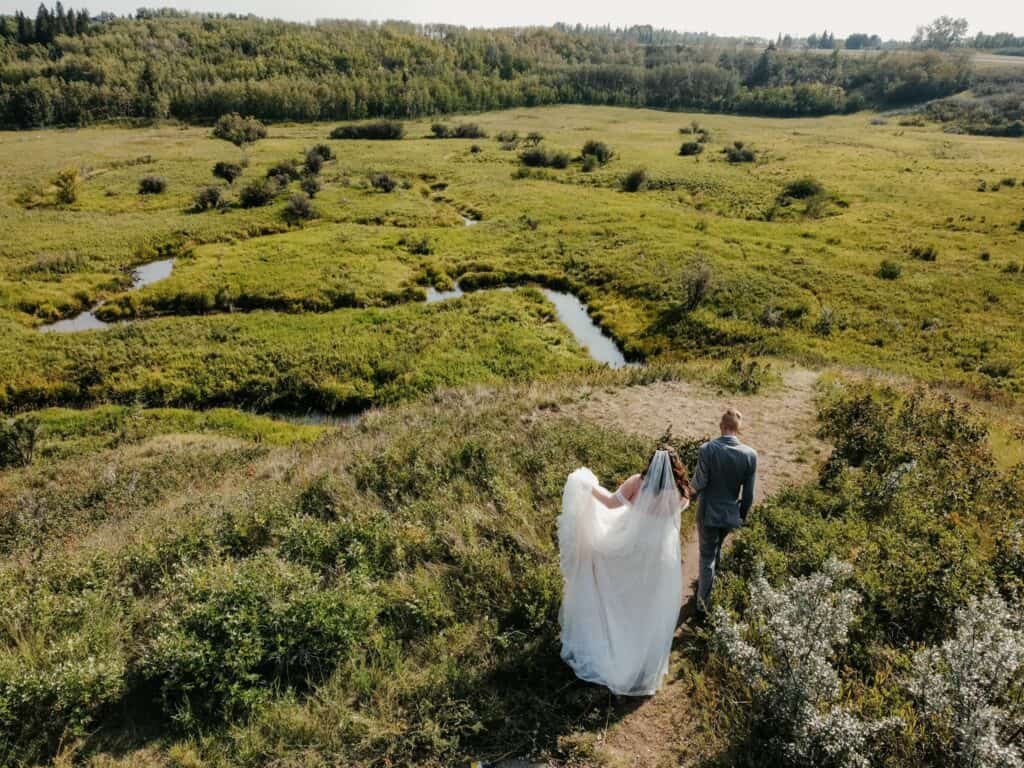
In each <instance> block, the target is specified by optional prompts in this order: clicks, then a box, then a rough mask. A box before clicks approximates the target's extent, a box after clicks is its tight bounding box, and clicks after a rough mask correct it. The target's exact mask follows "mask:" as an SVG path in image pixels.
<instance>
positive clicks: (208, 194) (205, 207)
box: [193, 187, 225, 211]
mask: <svg viewBox="0 0 1024 768" xmlns="http://www.w3.org/2000/svg"><path fill="white" fill-rule="evenodd" d="M224 204H225V201H224V197H223V196H222V195H221V192H220V188H219V187H203V188H202V189H200V190H199V191H198V192H197V193H196V198H195V202H194V204H193V208H194V209H195V210H197V211H209V210H214V209H217V208H222V207H223V206H224Z"/></svg>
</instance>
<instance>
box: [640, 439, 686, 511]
mask: <svg viewBox="0 0 1024 768" xmlns="http://www.w3.org/2000/svg"><path fill="white" fill-rule="evenodd" d="M658 450H662V451H665V453H667V454H668V462H669V466H671V467H672V478H673V479H674V480H675V481H676V488H678V489H679V495H680V496H682V497H683V498H684V499H689V498H690V473H689V472H687V471H686V465H685V464H683V460H682V459H680V458H679V454H678V453H676V452H675V449H674V448H660V449H658ZM657 455H658V451H655V452H654V453H653V454H652V455H651V460H650V461H649V462H647V466H646V467H645V468H644V471H643V472H641V473H640V477H647V472H648V471H649V470H650V468H651V465H652V464H653V463H654V459H655V457H656V456H657Z"/></svg>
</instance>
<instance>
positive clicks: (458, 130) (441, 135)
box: [430, 123, 487, 139]
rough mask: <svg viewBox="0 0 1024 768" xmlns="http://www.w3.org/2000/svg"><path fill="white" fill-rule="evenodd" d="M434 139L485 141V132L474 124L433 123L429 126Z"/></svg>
mask: <svg viewBox="0 0 1024 768" xmlns="http://www.w3.org/2000/svg"><path fill="white" fill-rule="evenodd" d="M430 130H431V132H432V133H433V134H434V138H435V139H486V138H487V132H486V131H484V129H483V128H481V127H480V126H479V125H477V124H476V123H459V124H457V125H454V126H452V125H448V124H447V123H434V124H433V125H432V126H430Z"/></svg>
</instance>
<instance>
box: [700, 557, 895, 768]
mask: <svg viewBox="0 0 1024 768" xmlns="http://www.w3.org/2000/svg"><path fill="white" fill-rule="evenodd" d="M849 574H850V568H849V566H848V565H845V564H842V563H838V562H836V561H834V560H833V561H830V562H829V563H828V564H827V565H826V567H825V569H824V570H823V571H822V572H820V573H816V574H814V575H812V576H808V577H806V578H800V579H791V580H790V581H788V582H787V583H786V585H785V586H784V587H782V588H781V589H775V588H773V587H772V586H771V585H770V584H769V583H768V581H767V579H765V577H764V574H763V572H762V571H761V570H760V569H758V571H757V572H756V573H755V575H754V578H753V579H752V581H751V583H750V610H749V611H748V614H747V622H746V623H745V624H737V623H736V622H734V621H733V620H732V619H730V618H729V616H728V614H727V613H726V612H725V611H724V610H722V609H721V608H718V609H716V611H715V613H714V615H713V617H712V627H713V640H714V644H715V647H716V648H717V649H718V651H719V652H720V653H721V654H722V655H723V656H725V658H726V659H728V660H729V661H730V662H731V663H732V665H733V666H734V667H735V668H736V670H737V672H738V673H739V674H740V675H741V676H742V677H743V679H744V681H745V682H746V683H747V684H748V685H749V686H750V688H751V690H752V692H753V695H754V702H753V704H754V712H753V714H754V721H753V727H754V730H753V737H754V739H755V741H758V742H760V744H759V745H758V747H759V748H763V749H764V750H766V754H765V755H764V758H765V760H766V763H765V764H768V762H770V761H774V762H783V763H785V764H787V765H792V766H809V767H810V766H815V767H817V768H826V766H834V767H835V768H863V767H865V766H869V765H871V764H872V760H873V758H874V752H875V744H876V742H877V739H876V737H877V736H878V734H879V733H880V732H882V731H884V730H886V729H888V728H890V727H892V726H893V725H894V724H895V721H894V720H882V721H869V720H864V719H862V718H860V717H858V716H857V715H856V714H854V713H853V712H851V711H849V710H848V709H846V708H844V707H843V706H841V705H840V704H839V699H840V692H841V691H840V688H841V686H840V681H839V673H838V672H837V670H836V668H835V666H834V665H833V660H834V656H835V653H836V650H837V649H838V648H840V647H841V646H843V645H845V644H846V642H847V633H848V630H849V627H850V624H851V623H852V622H853V620H854V610H855V608H856V607H857V604H858V597H857V595H856V593H855V592H853V591H852V590H850V589H846V588H843V587H842V586H841V584H842V582H843V581H844V580H846V579H847V578H848V577H849Z"/></svg>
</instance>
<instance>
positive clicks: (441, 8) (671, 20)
mask: <svg viewBox="0 0 1024 768" xmlns="http://www.w3.org/2000/svg"><path fill="white" fill-rule="evenodd" d="M54 4H55V3H54ZM38 5H39V3H35V2H20V3H10V2H0V13H2V14H4V15H12V14H14V13H16V12H18V11H21V12H22V13H24V14H26V15H28V16H34V15H35V13H36V9H37V8H38ZM90 5H91V4H90V3H88V2H82V3H79V4H78V5H76V4H75V2H74V1H73V0H71V1H70V2H68V3H66V6H67V7H85V8H87V9H88V10H89V12H90V13H91V14H94V15H95V14H101V13H113V14H116V15H118V16H127V15H129V14H135V12H136V11H137V10H138V9H139V8H146V9H173V10H178V11H185V12H190V13H198V14H203V13H207V14H235V15H241V16H247V15H252V16H257V17H260V18H263V19H268V20H281V21H287V22H295V23H305V24H314V23H316V22H322V21H364V22H389V21H391V22H409V23H413V24H449V25H454V26H461V27H467V28H470V29H501V28H526V27H550V26H552V25H554V24H559V23H561V24H565V25H568V26H576V25H577V24H580V25H583V26H586V27H603V26H609V27H611V28H613V29H616V28H618V29H623V28H629V27H633V26H644V25H650V26H651V27H654V28H655V29H664V30H669V31H673V32H678V33H690V34H709V35H713V36H716V37H735V38H762V39H766V40H771V39H775V38H776V37H778V36H779V35H783V36H785V35H791V36H793V37H796V38H804V37H807V36H808V35H817V34H821V32H822V31H824V30H827V31H828V32H830V33H833V34H834V35H835V36H836V37H837V38H842V39H845V38H846V37H848V36H849V35H851V34H855V33H867V34H877V35H879V36H880V37H881V38H882V39H883V40H886V41H889V40H896V41H907V40H910V38H911V37H912V36H913V34H914V31H915V30H916V28H917V27H918V26H921V25H924V24H928V23H930V22H931V21H932V20H933V19H935V18H937V17H939V16H943V15H946V16H953V17H964V18H966V19H967V21H968V22H969V24H970V28H969V31H968V37H973V36H974V35H975V34H977V33H978V32H985V33H987V34H994V33H1000V32H1009V33H1013V34H1018V32H1021V33H1024V4H1022V5H1020V6H1017V7H1016V8H1013V9H1011V8H1008V7H1006V6H1005V5H1003V4H1001V3H999V2H993V0H980V2H979V3H976V4H974V5H972V6H971V8H970V11H969V12H966V13H965V12H964V10H963V9H962V8H954V7H950V6H952V5H954V4H951V3H942V4H941V5H932V4H925V3H924V2H921V0H916V1H915V2H913V3H910V4H905V5H900V6H897V7H895V8H894V7H892V6H891V5H887V4H883V3H882V2H881V1H880V0H867V2H866V3H862V4H860V5H858V6H857V7H856V8H835V9H830V10H829V11H828V12H827V13H823V12H822V11H820V10H819V9H818V8H817V6H816V5H813V4H812V3H811V2H809V0H795V1H791V2H788V3H785V4H783V5H782V6H781V7H779V6H773V8H771V9H768V8H766V7H762V6H755V7H751V8H746V7H743V6H741V7H740V8H739V9H735V7H734V10H728V9H726V8H717V7H716V8H700V9H697V10H696V11H689V10H686V11H684V10H682V9H678V8H674V7H670V6H667V5H664V4H662V3H660V2H657V0H641V2H640V3H639V4H637V3H635V2H634V3H631V4H630V5H629V6H628V7H627V8H622V7H610V8H607V9H606V8H605V7H604V6H600V5H599V6H597V7H596V8H595V7H594V5H593V4H589V3H585V2H582V1H581V0H569V2H563V3H559V4H558V6H557V8H551V7H549V6H548V5H547V4H544V3H541V2H538V0H526V2H524V3H521V4H520V5H519V6H517V7H516V8H514V9H510V10H505V9H503V8H492V7H487V6H481V5H479V4H474V3H470V2H467V0H442V1H441V2H434V3H431V4H430V5H429V7H426V6H424V5H423V4H421V3H417V2H415V1H414V0H384V2H373V3H371V2H367V1H366V0H355V1H354V2H349V3H346V4H344V6H342V7H339V6H338V5H337V4H332V3H328V2H326V0H306V1H305V2H302V3H292V4H290V5H289V6H288V10H289V12H286V13H281V12H280V11H281V10H282V9H281V8H280V7H279V6H277V4H273V3H270V2H268V0H215V2H210V3H202V4H198V3H192V2H156V3H145V2H135V1H133V0H108V2H106V3H104V5H103V6H102V7H100V8H97V7H89V6H90ZM684 17H685V18H684Z"/></svg>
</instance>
